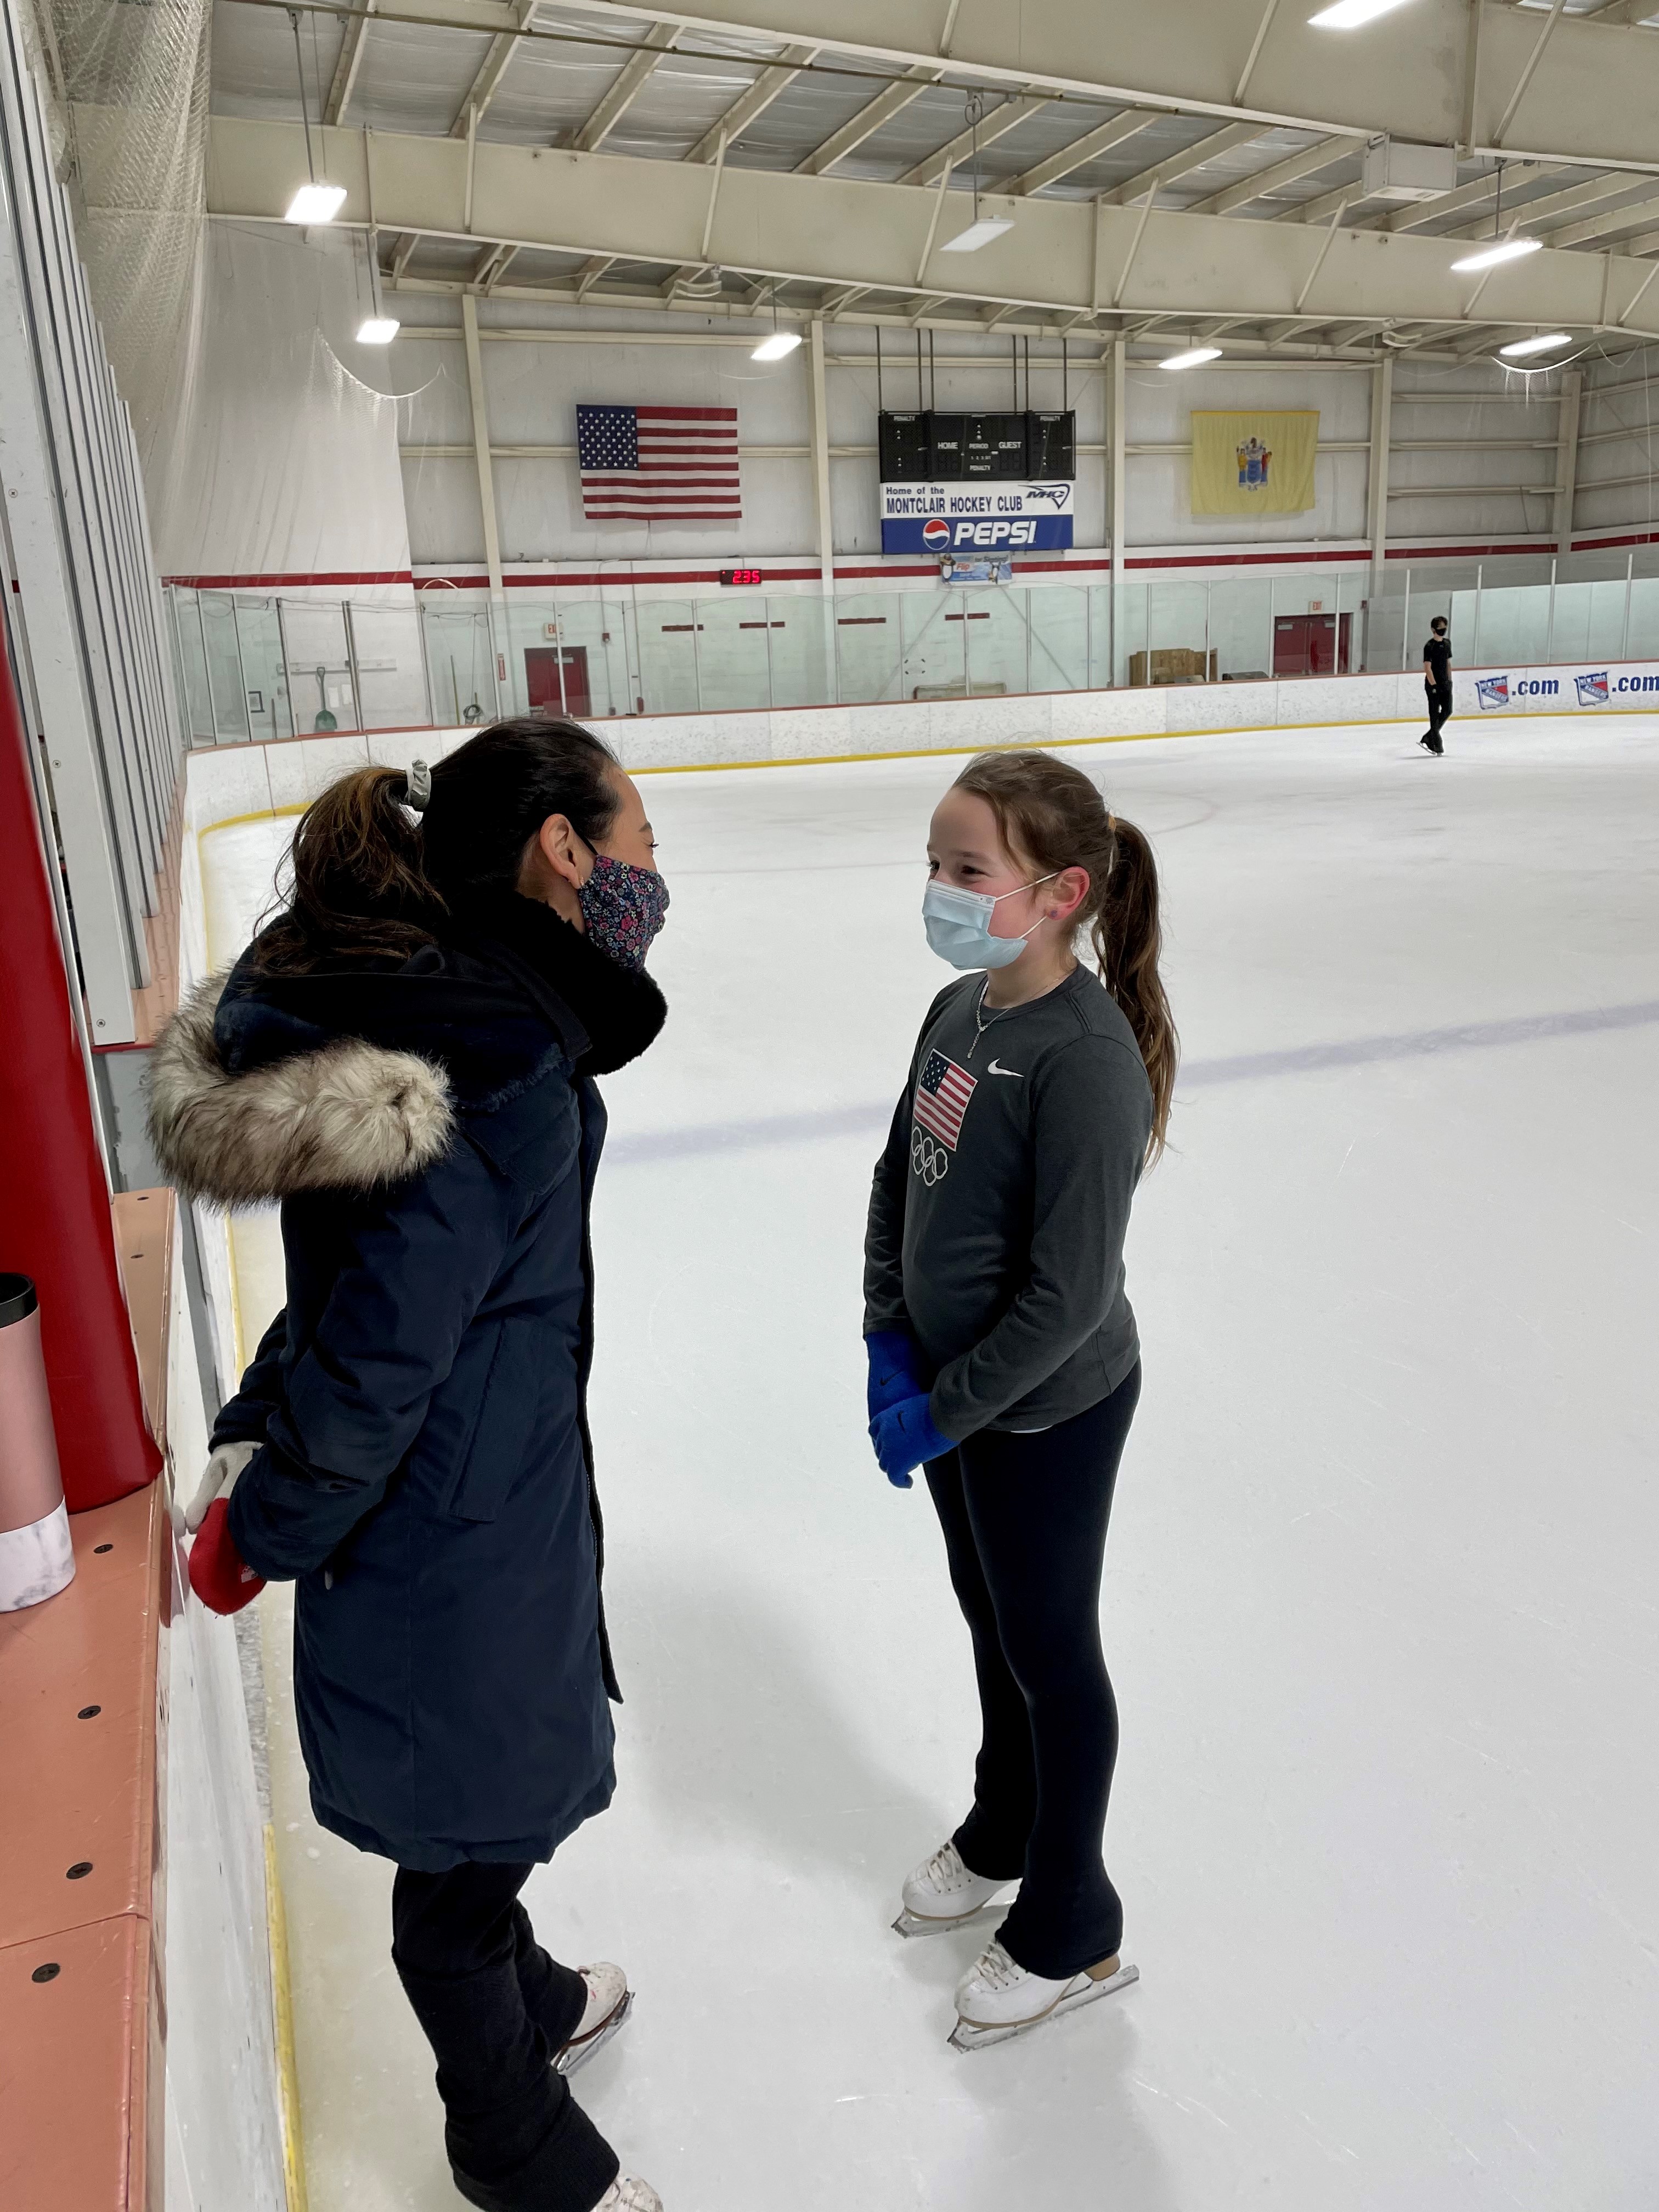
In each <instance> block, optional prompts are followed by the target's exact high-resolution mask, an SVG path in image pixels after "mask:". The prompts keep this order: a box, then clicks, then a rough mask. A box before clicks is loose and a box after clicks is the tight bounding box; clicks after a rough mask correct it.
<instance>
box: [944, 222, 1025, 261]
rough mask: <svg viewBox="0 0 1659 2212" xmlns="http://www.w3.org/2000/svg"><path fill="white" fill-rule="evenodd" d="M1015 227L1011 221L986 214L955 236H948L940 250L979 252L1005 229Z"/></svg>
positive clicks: (948, 251)
mask: <svg viewBox="0 0 1659 2212" xmlns="http://www.w3.org/2000/svg"><path fill="white" fill-rule="evenodd" d="M1013 227H1014V226H1013V224H1012V222H1006V221H1000V220H998V219H997V218H996V217H994V216H984V217H983V218H981V221H980V222H970V223H969V226H968V228H967V229H966V230H962V231H958V232H957V234H956V236H955V237H954V238H947V239H946V240H945V243H944V245H943V246H940V248H939V252H941V253H977V252H979V249H980V248H981V246H988V245H989V244H990V243H991V240H993V239H994V238H1000V237H1001V235H1002V234H1003V232H1004V231H1005V230H1012V228H1013Z"/></svg>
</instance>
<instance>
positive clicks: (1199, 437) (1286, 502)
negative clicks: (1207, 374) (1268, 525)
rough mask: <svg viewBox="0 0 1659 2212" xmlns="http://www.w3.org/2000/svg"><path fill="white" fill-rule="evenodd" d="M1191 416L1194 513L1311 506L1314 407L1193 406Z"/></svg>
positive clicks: (1316, 442)
mask: <svg viewBox="0 0 1659 2212" xmlns="http://www.w3.org/2000/svg"><path fill="white" fill-rule="evenodd" d="M1190 420H1191V422H1192V430H1193V513H1194V514H1301V513H1304V511H1305V510H1306V509H1307V508H1309V507H1311V506H1312V505H1313V503H1314V455H1315V454H1316V453H1317V452H1318V451H1319V410H1318V409H1317V408H1316V407H1298V408H1296V409H1294V410H1290V411H1285V412H1279V413H1274V414H1269V413H1267V412H1265V411H1264V410H1261V409H1260V408H1249V409H1247V410H1244V411H1243V413H1239V414H1222V413H1219V412H1217V411H1212V410H1208V409H1200V408H1194V410H1193V413H1192V416H1191V418H1190Z"/></svg>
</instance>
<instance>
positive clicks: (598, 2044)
mask: <svg viewBox="0 0 1659 2212" xmlns="http://www.w3.org/2000/svg"><path fill="white" fill-rule="evenodd" d="M578 1971H579V1972H580V1975H581V1978H582V1979H583V1980H584V1981H585V1982H586V1984H587V2003H586V2008H584V2010H583V2013H582V2016H581V2018H580V2021H578V2022H577V2023H576V2033H574V2035H573V2036H572V2037H571V2039H570V2040H569V2042H568V2043H567V2044H566V2045H564V2047H563V2049H562V2051H558V2052H556V2055H555V2057H554V2060H553V2063H554V2065H555V2067H556V2069H558V2071H559V2072H560V2073H561V2074H574V2072H575V2070H576V2069H577V2068H578V2067H579V2066H586V2063H587V2062H588V2060H589V2059H590V2058H591V2057H592V2056H593V2054H594V2052H595V2051H603V2050H604V2048H605V2045H606V2044H607V2043H609V2042H610V2040H611V2037H612V2036H613V2035H614V2034H615V2033H617V2029H618V2028H619V2027H621V2026H622V2024H623V2021H625V2020H626V2019H627V2018H628V2015H629V2013H630V2012H632V2011H633V2009H634V1992H633V1990H630V1989H629V1986H628V1977H627V1975H626V1974H625V1973H624V1972H623V1970H622V1968H621V1967H620V1966H611V1964H610V1963H609V1962H608V1961H606V1960H601V1961H600V1963H599V1965H598V1966H583V1967H580V1969H579V1970H578ZM629 2186H630V2187H631V2186H634V2185H633V2184H630V2185H629ZM638 2186H639V2187H641V2188H643V2187H644V2186H645V2185H644V2183H643V2182H641V2183H640V2184H638ZM606 2201H607V2202H608V2200H606ZM619 2201H620V2202H621V2203H623V2204H624V2205H626V2206H628V2207H629V2212H632V2199H631V2198H629V2197H623V2198H621V2199H620V2200H619ZM656 2201H657V2200H656V2198H655V2197H651V2198H650V2203H651V2204H654V2203H656ZM641 2207H642V2208H644V2212H649V2208H648V2206H647V2204H646V2200H645V2199H644V2198H641Z"/></svg>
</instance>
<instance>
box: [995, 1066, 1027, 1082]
mask: <svg viewBox="0 0 1659 2212" xmlns="http://www.w3.org/2000/svg"><path fill="white" fill-rule="evenodd" d="M985 1073H987V1075H1012V1077H1013V1079H1014V1080H1015V1082H1016V1083H1024V1080H1025V1078H1024V1075H1023V1074H1022V1073H1020V1071H1019V1069H1018V1068H1017V1067H999V1066H997V1063H996V1062H995V1060H993V1061H992V1062H991V1065H990V1066H988V1067H987V1069H986V1071H985Z"/></svg>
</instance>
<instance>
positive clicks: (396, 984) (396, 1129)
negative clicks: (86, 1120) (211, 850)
mask: <svg viewBox="0 0 1659 2212" xmlns="http://www.w3.org/2000/svg"><path fill="white" fill-rule="evenodd" d="M259 953H260V947H259V946H258V945H254V946H252V947H250V949H249V951H247V952H246V953H244V955H243V956H242V957H241V959H240V961H239V962H238V963H237V964H236V966H235V968H234V969H232V971H231V972H230V974H229V975H228V976H225V975H221V976H215V977H213V978H211V979H210V981H207V982H205V983H203V984H201V985H199V986H198V987H197V989H196V990H195V991H193V992H192V993H191V995H190V996H189V998H188V999H186V1000H185V1002H184V1004H183V1005H182V1006H180V1007H179V1012H178V1013H177V1014H176V1015H175V1016H174V1017H173V1020H172V1021H171V1022H170V1023H169V1024H168V1025H167V1029H166V1030H164V1032H163V1033H162V1036H161V1040H160V1042H159V1043H158V1044H157V1047H156V1049H155V1060H154V1062H153V1065H152V1074H151V1083H150V1135H151V1139H152V1142H153V1143H154V1145H155V1152H156V1156H157V1158H159V1159H160V1161H161V1164H162V1166H163V1167H164V1169H165V1170H166V1171H167V1175H168V1176H169V1177H170V1178H171V1179H172V1180H173V1182H175V1183H176V1184H177V1186H178V1188H179V1190H180V1191H181V1192H183V1193H184V1194H185V1195H186V1196H187V1197H190V1198H195V1199H203V1200H207V1201H208V1202H209V1203H210V1204H212V1205H216V1206H258V1205H262V1204H266V1203H269V1202H270V1200H274V1199H283V1198H290V1197H294V1196H296V1195H298V1194H300V1193H301V1192H302V1191H315V1190H338V1191H350V1192H364V1191H372V1190H376V1189H380V1188H386V1187H389V1186H391V1185H393V1184H396V1183H399V1182H408V1181H410V1180H412V1179H413V1178H415V1177H416V1176H421V1175H422V1174H424V1173H425V1172H426V1170H428V1169H429V1168H431V1167H432V1166H434V1165H435V1163H436V1162H437V1161H438V1160H440V1159H441V1158H442V1157H443V1155H444V1153H445V1152H447V1150H448V1149H449V1147H450V1146H451V1145H452V1144H453V1142H454V1140H455V1135H456V1130H457V1127H458V1123H459V1120H460V1118H461V1117H463V1116H467V1117H471V1116H474V1115H480V1114H486V1115H487V1114H489V1113H490V1112H491V1111H493V1110H494V1109H495V1108H496V1107H498V1106H501V1105H502V1104H504V1103H506V1102H507V1100H508V1099H509V1098H511V1097H517V1096H518V1095H520V1092H521V1091H522V1090H523V1088H524V1086H525V1085H526V1083H528V1082H530V1081H532V1080H533V1079H536V1077H537V1076H538V1074H540V1073H542V1072H543V1071H544V1069H545V1068H546V1067H547V1066H549V1064H550V1062H552V1061H555V1060H562V1062H563V1063H564V1065H565V1066H567V1068H568V1070H569V1071H570V1072H572V1073H574V1074H576V1075H587V1074H602V1073H605V1072H607V1071H608V1070H610V1069H612V1068H616V1067H621V1066H624V1065H625V1064H626V1063H627V1062H628V1061H629V1060H632V1059H634V1058H635V1056H636V1055H637V1054H640V1053H641V1052H643V1051H644V1050H645V1048H646V1047H647V1045H648V1044H649V1043H650V1042H652V1040H653V1038H654V1037H655V1036H656V1035H657V1032H658V1031H659V1030H660V1028H661V1027H662V1024H663V1022H664V1020H665V1017H666V1014H667V1008H666V1006H665V1004H664V1001H663V997H662V994H661V993H660V991H659V990H658V988H657V987H656V985H655V984H654V983H653V981H651V979H650V978H649V977H648V976H647V975H644V974H643V973H642V972H636V971H635V970H632V969H626V968H623V966H621V965H620V964H619V963H617V962H615V961H613V960H610V959H608V958H607V957H605V955H604V954H603V953H602V952H600V951H599V950H598V948H597V947H596V946H594V945H591V944H590V943H589V942H588V940H587V939H586V937H584V936H583V935H582V934H581V933H580V932H579V931H577V930H574V929H573V928H571V927H569V925H568V923H566V922H563V921H561V920H560V919H559V918H558V916H557V915H555V914H553V913H552V912H551V911H550V909H549V908H545V907H542V906H538V904H537V903H536V902H534V901H532V900H530V899H525V898H520V897H518V896H513V895H507V896H504V897H496V898H494V899H489V900H480V901H477V902H475V903H474V904H473V905H472V906H471V907H469V908H467V909H466V911H465V913H464V914H460V915H457V916H455V917H454V919H453V927H451V928H450V929H449V930H448V931H447V933H446V941H445V942H444V943H443V944H441V945H440V944H432V945H427V946H425V947H423V948H422V950H421V951H418V952H416V954H415V955H414V956H413V957H411V958H410V959H409V960H407V961H405V962H404V963H401V964H399V965H396V966H390V965H386V964H381V965H379V966H374V965H369V966H359V967H356V968H353V967H349V966H344V965H325V966H323V967H321V968H319V969H313V970H311V971H309V972H307V973H305V974H300V975H286V974H281V973H271V972H270V971H269V970H267V969H265V968H264V966H263V965H262V963H261V960H260V957H259Z"/></svg>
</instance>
